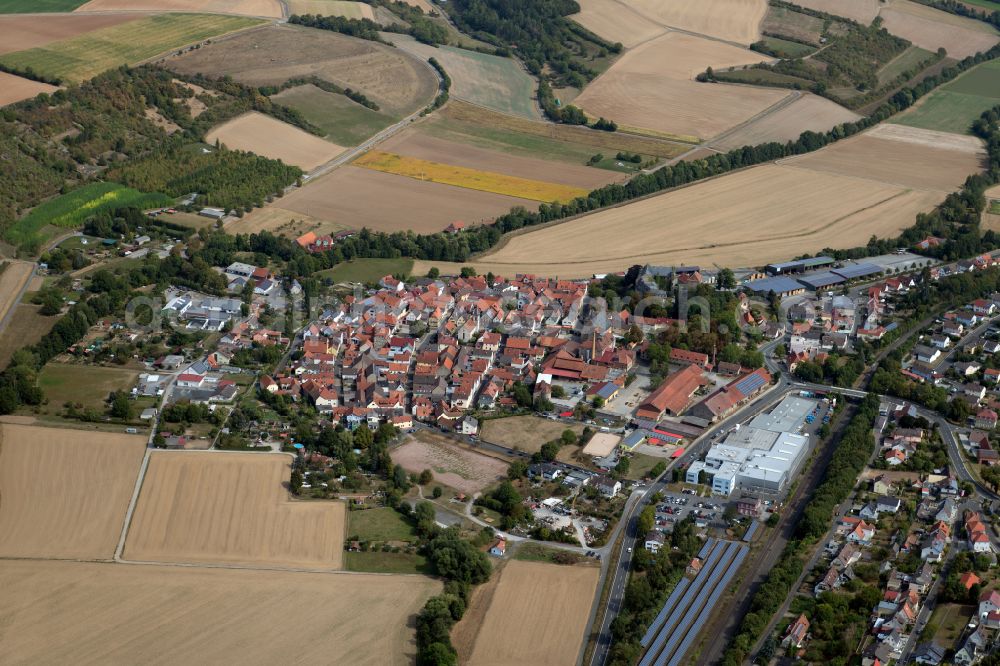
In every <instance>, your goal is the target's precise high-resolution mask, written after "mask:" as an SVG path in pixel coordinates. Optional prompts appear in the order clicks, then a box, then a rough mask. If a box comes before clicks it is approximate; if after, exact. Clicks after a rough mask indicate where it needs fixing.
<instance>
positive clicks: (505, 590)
mask: <svg viewBox="0 0 1000 666" xmlns="http://www.w3.org/2000/svg"><path fill="white" fill-rule="evenodd" d="M599 574H600V569H599V568H598V567H585V566H561V565H557V564H543V563H540V562H520V561H516V560H515V561H511V562H508V563H507V564H506V566H505V567H504V568H503V571H502V572H501V573H500V579H499V580H498V581H497V585H496V590H495V592H494V593H493V594H492V595H491V598H490V600H489V604H490V605H489V608H488V609H487V610H486V617H485V619H484V621H483V623H482V624H481V625H480V627H479V632H478V635H477V636H476V638H475V643H474V646H473V648H472V654H471V655H459V657H460V659H462V662H463V663H468V664H475V665H476V666H501V665H507V664H546V665H547V666H557V665H559V664H565V665H566V666H571V665H572V664H575V663H576V662H577V658H578V656H579V653H580V647H581V645H582V643H583V638H584V636H583V634H584V630H585V629H586V626H587V617H588V616H589V615H590V607H591V604H592V602H593V600H594V591H595V590H596V588H597V579H598V575H599ZM469 612H470V615H478V614H476V613H475V609H471V608H470V610H469Z"/></svg>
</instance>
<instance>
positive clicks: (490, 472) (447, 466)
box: [392, 431, 508, 495]
mask: <svg viewBox="0 0 1000 666" xmlns="http://www.w3.org/2000/svg"><path fill="white" fill-rule="evenodd" d="M392 461H393V462H394V463H396V464H397V465H402V467H403V468H404V469H405V470H406V471H407V472H415V473H417V474H419V473H420V472H422V471H423V470H425V469H429V470H431V471H432V472H433V473H434V478H435V479H436V480H437V481H440V482H441V483H443V484H445V485H447V486H450V487H452V488H455V489H456V490H460V491H462V492H464V493H467V494H469V495H472V494H473V493H477V492H480V491H481V490H483V489H484V488H486V487H487V486H489V485H491V484H493V483H496V482H497V481H499V480H500V479H502V478H504V476H505V475H506V473H507V466H508V463H507V462H506V461H504V460H501V459H499V458H493V457H491V456H488V455H485V454H483V453H479V452H477V451H473V450H471V449H468V448H465V447H462V446H460V445H458V444H457V443H455V442H454V441H452V440H450V439H448V438H447V437H442V436H441V435H436V434H434V433H430V432H426V431H421V432H418V433H417V434H415V435H413V436H411V437H410V438H409V439H408V440H407V441H406V443H404V444H403V445H402V446H399V447H397V448H395V449H393V451H392Z"/></svg>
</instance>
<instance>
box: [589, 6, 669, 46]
mask: <svg viewBox="0 0 1000 666" xmlns="http://www.w3.org/2000/svg"><path fill="white" fill-rule="evenodd" d="M570 18H572V19H573V20H574V21H576V22H577V23H579V24H580V25H582V26H583V27H584V28H586V29H587V30H590V31H591V32H592V33H594V34H595V35H599V36H601V37H603V38H604V39H606V40H608V41H609V42H621V44H622V45H623V46H624V47H625V48H627V49H630V48H632V47H633V46H636V45H637V44H641V43H642V42H645V41H647V40H649V39H652V38H653V37H656V36H657V35H659V34H661V33H663V32H664V30H665V28H664V27H663V26H662V25H660V24H658V23H656V22H654V21H651V20H649V18H647V17H645V16H643V15H641V14H638V13H636V12H635V10H633V9H632V8H631V7H629V6H628V5H626V4H624V3H622V2H619V1H618V0H580V13H579V14H573V15H572V16H571V17H570Z"/></svg>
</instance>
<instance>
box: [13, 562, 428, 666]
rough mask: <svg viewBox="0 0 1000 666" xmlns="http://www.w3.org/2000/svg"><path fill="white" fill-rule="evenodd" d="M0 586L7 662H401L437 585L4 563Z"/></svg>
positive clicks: (411, 652)
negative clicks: (414, 621)
mask: <svg viewBox="0 0 1000 666" xmlns="http://www.w3.org/2000/svg"><path fill="white" fill-rule="evenodd" d="M0 589H3V591H4V598H3V604H0V662H3V663H7V664H13V663H17V664H22V663H23V664H42V663H48V664H66V663H74V664H150V665H166V664H196V663H204V664H222V663H241V664H249V665H257V664H260V665H264V664H277V663H292V662H294V663H320V662H324V663H329V662H331V661H333V662H339V661H342V660H343V661H349V662H350V663H351V664H362V665H364V666H383V665H385V664H388V665H391V666H403V665H404V664H411V663H413V660H414V656H415V654H416V646H415V643H414V632H413V629H412V628H411V627H412V617H413V616H414V615H415V614H416V613H417V612H419V610H420V608H421V607H422V606H423V604H424V602H425V601H426V600H427V599H428V598H429V597H431V596H432V595H434V594H436V593H438V592H439V591H440V590H441V584H440V583H439V582H437V581H435V580H433V579H430V578H427V577H423V576H372V575H364V574H358V575H342V574H335V575H334V574H309V573H292V572H280V571H236V570H225V569H211V570H206V569H198V568H189V567H183V568H181V567H165V566H142V565H122V564H91V563H78V562H14V561H3V562H0ZM318 609H322V611H321V612H318ZM373 627H377V631H378V640H372V631H373ZM291 655H294V658H293V657H292V656H291ZM347 655H349V658H348V657H347Z"/></svg>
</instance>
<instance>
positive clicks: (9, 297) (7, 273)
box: [0, 261, 35, 322]
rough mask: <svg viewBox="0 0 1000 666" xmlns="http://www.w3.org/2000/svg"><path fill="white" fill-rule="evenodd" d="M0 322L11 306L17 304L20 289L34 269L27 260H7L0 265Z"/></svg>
mask: <svg viewBox="0 0 1000 666" xmlns="http://www.w3.org/2000/svg"><path fill="white" fill-rule="evenodd" d="M0 269H2V272H0V322H3V321H4V319H5V318H6V317H7V314H8V313H9V312H10V310H11V308H13V307H16V306H17V301H18V298H20V296H21V289H22V288H24V286H25V284H26V283H27V282H28V279H29V278H30V277H31V275H32V273H33V272H34V270H35V265H34V264H32V263H31V262H28V261H7V262H4V264H3V266H0Z"/></svg>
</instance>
